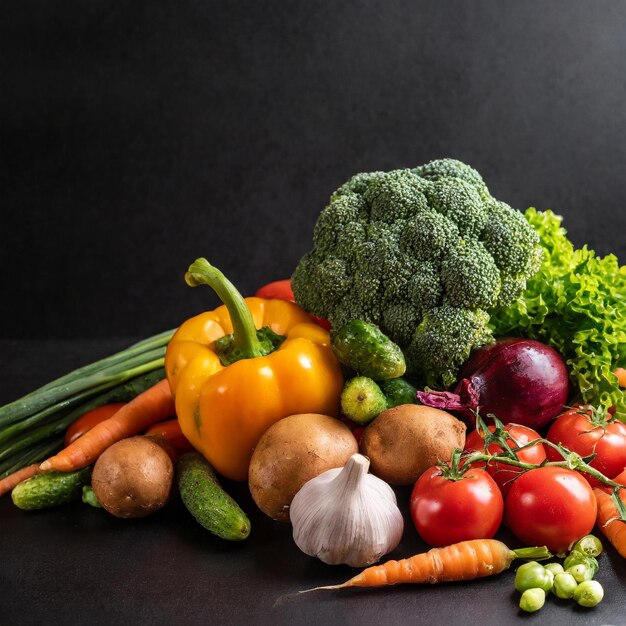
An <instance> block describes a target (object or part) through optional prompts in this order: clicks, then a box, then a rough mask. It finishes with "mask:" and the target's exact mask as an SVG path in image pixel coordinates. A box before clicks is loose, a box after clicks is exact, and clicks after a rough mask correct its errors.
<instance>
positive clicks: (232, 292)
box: [185, 258, 263, 358]
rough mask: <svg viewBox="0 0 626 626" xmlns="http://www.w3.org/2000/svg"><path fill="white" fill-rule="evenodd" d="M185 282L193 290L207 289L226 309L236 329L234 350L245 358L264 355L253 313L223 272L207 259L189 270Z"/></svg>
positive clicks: (195, 263)
mask: <svg viewBox="0 0 626 626" xmlns="http://www.w3.org/2000/svg"><path fill="white" fill-rule="evenodd" d="M185 281H186V282H187V284H188V285H189V286H190V287H197V286H198V285H208V286H209V287H211V289H213V291H215V293H216V294H217V296H218V298H219V299H220V300H221V301H222V302H223V303H224V304H225V305H226V308H227V309H228V314H229V315H230V320H231V322H232V325H233V335H234V341H233V343H234V346H235V347H236V349H237V350H238V351H239V352H240V353H241V354H242V355H243V356H244V358H254V357H257V356H262V355H263V351H262V349H261V344H260V342H259V340H258V338H257V333H256V327H255V325H254V320H253V319H252V313H250V309H249V308H248V306H247V304H246V301H245V300H244V299H243V296H242V295H241V294H240V293H239V292H238V291H237V288H236V287H235V285H233V284H232V283H231V282H230V281H229V280H228V278H226V276H224V274H222V272H220V271H219V270H218V269H217V268H216V267H213V266H212V265H211V264H210V263H209V262H208V261H207V260H206V259H203V258H200V259H196V260H195V261H194V262H193V263H192V264H191V265H190V266H189V270H188V271H187V273H186V274H185Z"/></svg>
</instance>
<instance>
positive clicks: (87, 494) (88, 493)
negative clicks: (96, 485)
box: [83, 485, 102, 509]
mask: <svg viewBox="0 0 626 626" xmlns="http://www.w3.org/2000/svg"><path fill="white" fill-rule="evenodd" d="M83 502H84V503H85V504H88V505H89V506H92V507H94V508H95V509H101V508H102V505H101V504H100V501H99V500H98V498H96V494H95V493H94V492H93V489H92V488H91V486H89V485H85V486H84V487H83Z"/></svg>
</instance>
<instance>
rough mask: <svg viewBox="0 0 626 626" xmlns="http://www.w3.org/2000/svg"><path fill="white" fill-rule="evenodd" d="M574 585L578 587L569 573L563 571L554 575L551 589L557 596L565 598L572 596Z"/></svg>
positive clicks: (574, 589)
mask: <svg viewBox="0 0 626 626" xmlns="http://www.w3.org/2000/svg"><path fill="white" fill-rule="evenodd" d="M576 587H578V582H577V581H576V579H575V578H574V577H573V576H572V575H571V574H569V573H567V572H564V573H562V574H557V575H556V576H555V577H554V585H553V587H552V591H553V592H554V595H555V596H556V597H557V598H563V599H564V600H567V599H568V598H571V597H573V595H574V591H576Z"/></svg>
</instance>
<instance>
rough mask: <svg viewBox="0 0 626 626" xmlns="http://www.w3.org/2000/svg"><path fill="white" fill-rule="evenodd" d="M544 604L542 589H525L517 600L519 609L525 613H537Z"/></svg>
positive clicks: (544, 594) (544, 595)
mask: <svg viewBox="0 0 626 626" xmlns="http://www.w3.org/2000/svg"><path fill="white" fill-rule="evenodd" d="M545 603H546V592H545V591H544V590H543V589H540V588H535V589H526V591H524V593H522V597H521V598H520V600H519V608H520V609H522V611H526V612H527V613H534V612H535V611H538V610H539V609H540V608H541V607H542V606H543V605H544V604H545Z"/></svg>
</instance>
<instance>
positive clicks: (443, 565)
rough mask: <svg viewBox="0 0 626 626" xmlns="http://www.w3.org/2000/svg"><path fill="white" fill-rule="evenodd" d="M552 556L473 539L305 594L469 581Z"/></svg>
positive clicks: (545, 551) (541, 550)
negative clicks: (516, 562) (519, 561)
mask: <svg viewBox="0 0 626 626" xmlns="http://www.w3.org/2000/svg"><path fill="white" fill-rule="evenodd" d="M551 556H552V555H551V554H550V552H548V549H547V548H546V547H542V548H521V549H519V550H511V549H510V548H508V547H507V546H506V545H505V544H503V543H502V542H501V541H497V540H496V539H474V540H471V541H461V542H459V543H454V544H452V545H450V546H446V547H444V548H433V549H432V550H429V551H428V552H423V553H421V554H416V555H415V556H412V557H410V558H408V559H402V560H401V561H387V562H386V563H382V564H381V565H374V566H372V567H368V568H367V569H364V570H363V571H362V572H361V573H360V574H357V575H356V576H354V577H353V578H351V579H350V580H348V581H346V582H345V583H342V584H340V585H330V586H327V587H316V588H315V589H309V590H308V591H315V590H317V589H344V588H345V587H380V586H383V585H397V584H399V583H433V584H434V583H442V582H450V581H459V580H471V579H473V578H482V577H484V576H493V575H494V574H499V573H500V572H502V571H504V570H505V569H508V567H509V566H510V565H511V563H512V562H513V560H515V559H517V558H522V559H537V560H539V559H547V558H550V557H551ZM301 593H304V592H301Z"/></svg>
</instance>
